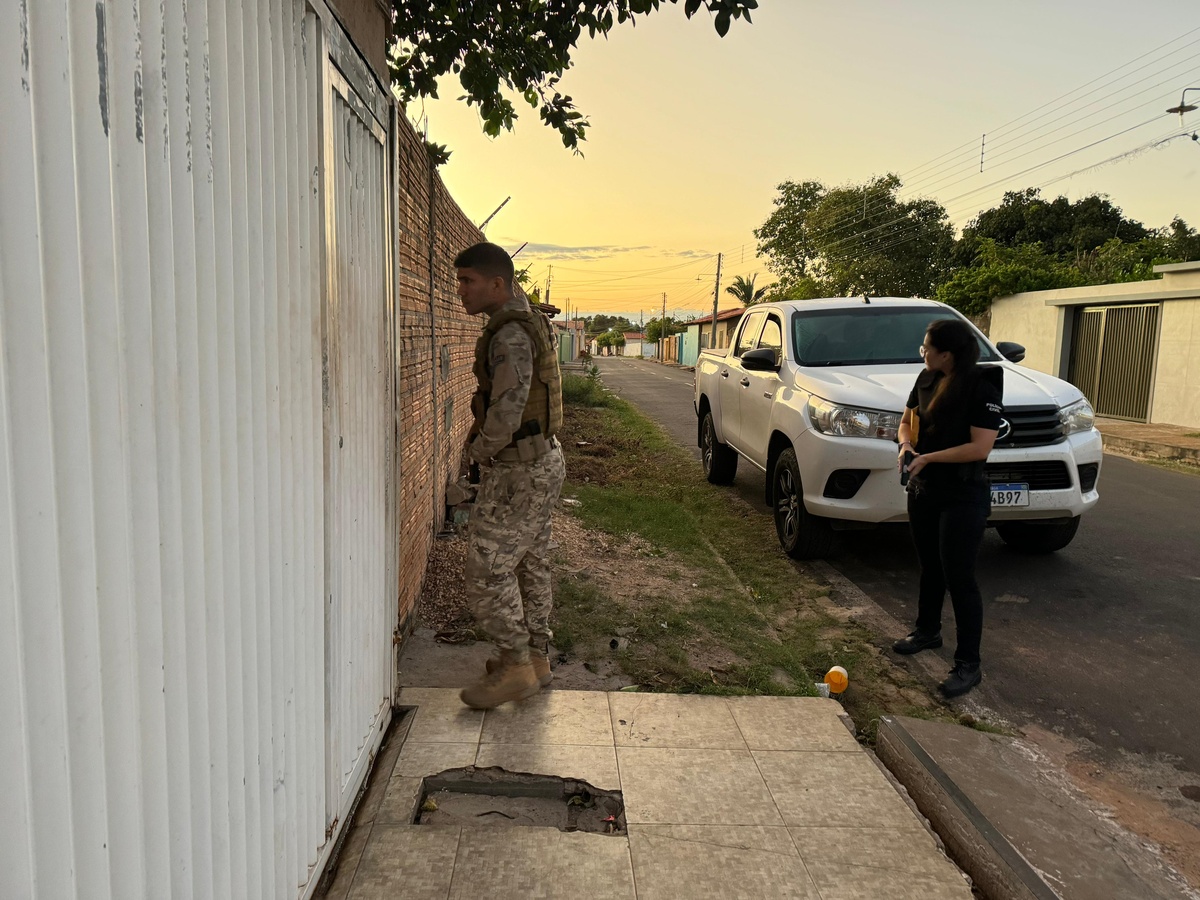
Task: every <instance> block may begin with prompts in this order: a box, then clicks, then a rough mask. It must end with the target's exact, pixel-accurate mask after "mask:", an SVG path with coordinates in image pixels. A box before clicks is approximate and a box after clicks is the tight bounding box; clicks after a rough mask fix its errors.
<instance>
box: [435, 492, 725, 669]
mask: <svg viewBox="0 0 1200 900" xmlns="http://www.w3.org/2000/svg"><path fill="white" fill-rule="evenodd" d="M550 548H551V551H552V555H553V556H552V559H553V562H552V575H553V579H554V582H555V586H556V590H557V586H558V584H559V583H560V582H561V580H562V579H564V578H566V579H573V580H575V581H577V582H579V583H584V584H592V585H595V586H596V587H597V588H598V589H600V590H602V591H603V592H604V594H605V596H606V597H608V598H610V599H611V600H612V601H613V606H614V608H619V609H620V610H622V611H623V612H625V613H627V614H629V616H630V618H631V619H632V618H633V617H634V616H636V615H637V614H638V613H639V611H641V610H642V609H643V608H644V607H646V606H647V605H648V604H651V603H653V602H655V601H657V600H659V599H661V598H670V600H671V602H672V604H677V605H686V604H687V603H688V602H690V601H691V600H693V599H695V598H696V597H699V596H701V595H702V594H703V590H702V588H701V584H702V582H701V580H700V579H701V578H702V577H703V575H704V573H702V572H698V571H692V570H690V569H689V568H688V567H687V566H686V565H684V564H683V563H681V562H680V561H679V560H678V559H675V558H674V557H673V556H672V555H671V554H665V553H663V552H662V551H660V550H658V549H657V548H655V547H654V545H653V544H651V543H650V542H649V541H647V540H645V539H644V538H641V537H639V536H637V535H627V536H622V537H614V536H612V535H609V534H605V533H603V532H599V531H592V530H589V529H587V528H585V527H584V526H583V524H582V523H581V522H580V521H579V520H578V519H576V518H575V517H574V516H573V515H571V514H570V513H569V512H567V511H565V510H562V509H560V510H556V511H555V512H554V515H553V537H552V539H551V544H550ZM466 554H467V541H466V537H465V535H464V534H462V533H457V532H456V533H449V534H446V535H443V536H441V537H439V538H438V539H437V540H436V541H435V542H434V544H433V547H432V549H431V551H430V555H429V563H428V566H427V568H426V572H425V580H424V582H423V584H422V590H421V596H420V599H419V601H418V604H417V620H418V623H419V624H420V625H421V626H422V627H424V628H427V629H431V630H433V631H434V632H435V639H436V640H437V641H439V642H441V643H447V644H462V643H471V642H473V641H477V640H486V636H485V635H483V634H482V633H481V632H479V631H477V630H476V628H475V624H474V620H473V618H472V616H471V613H470V611H469V609H468V607H467V597H466V591H465V586H464V582H463V566H464V564H465V562H466ZM639 638H640V635H639V634H638V631H637V629H636V628H633V627H629V628H621V627H618V628H617V629H616V630H615V633H614V634H612V635H606V636H605V637H604V641H603V642H604V644H605V645H606V646H596V647H580V648H578V652H577V653H572V654H564V653H561V652H558V651H557V649H556V648H552V650H553V651H554V652H553V653H552V659H553V660H554V663H555V682H554V686H555V687H556V688H559V689H568V690H612V689H614V687H613V685H614V679H619V678H620V667H619V665H617V663H616V662H615V661H614V659H613V657H614V656H615V655H616V654H617V653H619V652H623V651H626V650H630V651H632V652H636V651H637V650H638V645H639ZM613 641H615V642H616V646H612V645H611V644H610V642H613ZM684 651H685V653H686V656H687V661H688V664H689V665H691V666H692V667H693V668H695V669H697V670H699V671H701V672H705V671H707V672H709V673H710V674H712V676H713V678H714V683H715V682H716V681H717V680H718V678H719V676H721V675H723V674H724V673H726V672H728V671H730V670H731V669H734V668H736V667H737V666H739V665H741V664H743V663H744V662H745V660H743V659H742V658H741V657H739V656H738V655H737V654H736V653H734V652H732V651H731V650H729V649H728V648H727V647H725V646H723V645H722V644H721V642H720V641H718V640H717V639H716V638H714V637H712V636H711V635H708V634H706V633H704V632H703V631H702V630H700V631H699V633H698V634H696V635H693V636H692V637H691V638H689V639H688V640H687V641H686V643H685V646H684ZM621 683H622V684H627V683H628V680H623V681H622V682H621ZM617 686H618V687H619V686H620V685H617Z"/></svg>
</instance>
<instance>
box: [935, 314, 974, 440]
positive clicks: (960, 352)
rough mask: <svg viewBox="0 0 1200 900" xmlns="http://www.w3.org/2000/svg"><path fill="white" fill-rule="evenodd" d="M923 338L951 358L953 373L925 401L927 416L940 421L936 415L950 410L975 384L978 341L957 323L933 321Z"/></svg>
mask: <svg viewBox="0 0 1200 900" xmlns="http://www.w3.org/2000/svg"><path fill="white" fill-rule="evenodd" d="M925 334H926V336H927V337H928V338H929V343H930V344H931V345H932V346H933V347H934V348H935V349H937V350H940V351H942V352H943V353H949V354H950V355H951V356H952V357H954V368H953V370H951V371H950V372H949V373H948V374H947V375H946V376H945V377H944V378H943V379H942V381H941V384H939V385H938V386H937V390H936V391H934V393H933V399H932V400H930V401H929V413H930V414H931V415H932V416H933V417H934V418H935V419H937V418H940V416H939V415H937V414H936V412H937V411H940V410H942V409H953V408H954V407H955V406H956V405H957V404H956V401H958V400H960V398H961V397H962V396H963V394H964V393H965V392H966V391H967V390H968V389H969V388H970V386H971V385H972V384H973V383H974V382H975V371H976V364H977V363H978V362H979V339H978V338H976V337H975V332H974V331H973V330H972V329H971V326H970V325H968V324H967V323H966V322H964V321H962V320H961V319H935V320H934V321H933V322H930V323H929V327H928V328H927V329H925Z"/></svg>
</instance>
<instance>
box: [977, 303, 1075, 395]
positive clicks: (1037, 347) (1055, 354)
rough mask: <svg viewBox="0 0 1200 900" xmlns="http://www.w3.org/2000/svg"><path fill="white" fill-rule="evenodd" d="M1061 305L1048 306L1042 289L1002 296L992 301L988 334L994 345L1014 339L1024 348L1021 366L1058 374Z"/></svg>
mask: <svg viewBox="0 0 1200 900" xmlns="http://www.w3.org/2000/svg"><path fill="white" fill-rule="evenodd" d="M1062 317H1063V311H1062V308H1061V307H1057V306H1047V305H1046V298H1045V292H1041V291H1031V292H1029V293H1025V294H1013V295H1011V296H1008V297H1001V298H999V299H998V300H996V301H995V302H994V303H993V304H992V325H991V328H990V330H989V334H988V337H989V338H990V339H991V342H992V343H993V344H997V343H999V342H1000V341H1015V342H1016V343H1018V344H1021V345H1022V346H1023V347H1024V348H1025V359H1024V360H1022V361H1021V365H1023V366H1028V367H1029V368H1031V369H1035V370H1037V371H1039V372H1046V373H1047V374H1050V375H1060V377H1061V374H1060V373H1059V371H1058V367H1059V348H1060V346H1061V345H1060V340H1061V339H1060V333H1061V326H1060V321H1061V320H1062Z"/></svg>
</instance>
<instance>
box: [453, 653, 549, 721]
mask: <svg viewBox="0 0 1200 900" xmlns="http://www.w3.org/2000/svg"><path fill="white" fill-rule="evenodd" d="M497 662H498V665H497V666H496V667H495V668H494V669H493V670H492V671H490V672H488V674H487V675H484V676H483V678H482V679H481V680H479V681H478V682H476V683H475V684H473V685H471V686H470V687H469V688H464V689H463V691H462V693H461V694H459V695H458V696H459V697H460V698H461V700H462V702H463V703H465V704H466V705H467V706H469V707H471V708H472V709H493V708H494V707H497V706H499V705H500V704H501V703H507V702H508V701H509V700H524V699H525V698H526V697H532V696H533V695H534V694H536V693H537V692H538V690H540V689H541V685H540V684H538V679H537V675H535V674H534V671H533V663H532V662H530V661H529V659H528V658H525V659H524V660H522V659H521V658H520V655H519V654H517V653H514V652H513V651H511V650H506V651H504V652H503V653H501V654H500V658H499V660H498V661H497Z"/></svg>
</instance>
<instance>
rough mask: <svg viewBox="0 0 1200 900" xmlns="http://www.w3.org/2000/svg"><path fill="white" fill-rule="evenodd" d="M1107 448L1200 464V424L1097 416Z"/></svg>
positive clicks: (1136, 456)
mask: <svg viewBox="0 0 1200 900" xmlns="http://www.w3.org/2000/svg"><path fill="white" fill-rule="evenodd" d="M1096 427H1097V428H1098V429H1100V434H1101V435H1103V437H1104V449H1105V450H1106V451H1107V452H1109V453H1116V454H1118V455H1120V456H1131V457H1134V458H1135V459H1163V460H1175V461H1177V462H1182V463H1188V464H1190V465H1193V466H1200V436H1198V435H1200V428H1185V427H1183V426H1182V425H1149V424H1146V423H1144V422H1126V421H1124V420H1122V419H1099V418H1098V419H1096Z"/></svg>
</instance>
